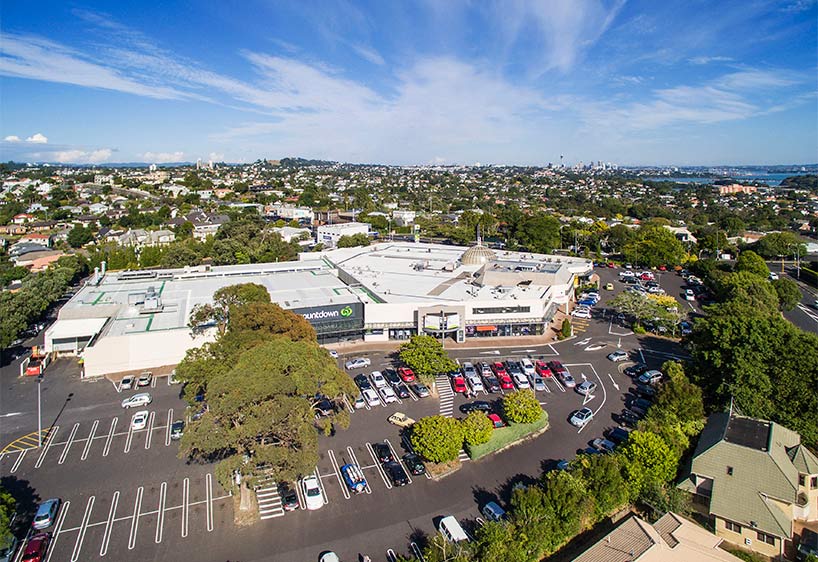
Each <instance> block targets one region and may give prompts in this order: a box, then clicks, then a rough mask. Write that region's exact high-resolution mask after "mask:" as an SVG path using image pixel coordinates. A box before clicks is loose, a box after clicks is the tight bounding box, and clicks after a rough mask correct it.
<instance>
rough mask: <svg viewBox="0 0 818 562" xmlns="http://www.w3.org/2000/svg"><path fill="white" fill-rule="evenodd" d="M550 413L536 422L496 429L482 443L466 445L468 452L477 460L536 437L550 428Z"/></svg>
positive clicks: (544, 414) (543, 414)
mask: <svg viewBox="0 0 818 562" xmlns="http://www.w3.org/2000/svg"><path fill="white" fill-rule="evenodd" d="M548 427H549V426H548V414H547V413H545V412H543V413H542V416H541V417H540V419H539V420H537V421H535V422H534V423H515V424H511V425H509V426H507V427H501V428H499V429H495V430H494V431H493V432H492V434H491V439H489V440H488V442H487V443H483V444H482V445H468V444H467V445H466V453H468V455H469V457H470V458H471V459H472V460H474V461H476V460H477V459H480V458H483V457H485V456H486V455H490V454H492V453H497V452H499V451H502V450H505V449H507V448H509V447H513V446H514V445H517V444H518V443H522V442H523V441H525V440H526V439H530V438H534V437H537V436H538V435H540V434H541V433H543V432H545V431H546V430H547V429H548Z"/></svg>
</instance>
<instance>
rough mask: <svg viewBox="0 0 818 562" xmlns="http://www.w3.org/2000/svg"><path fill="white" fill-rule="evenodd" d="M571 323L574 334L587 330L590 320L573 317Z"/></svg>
mask: <svg viewBox="0 0 818 562" xmlns="http://www.w3.org/2000/svg"><path fill="white" fill-rule="evenodd" d="M572 324H573V328H574V335H575V336H576V335H579V334H581V333H582V332H584V331H585V330H587V329H588V325H589V324H590V322H589V321H588V320H585V319H584V318H574V319H573V320H572Z"/></svg>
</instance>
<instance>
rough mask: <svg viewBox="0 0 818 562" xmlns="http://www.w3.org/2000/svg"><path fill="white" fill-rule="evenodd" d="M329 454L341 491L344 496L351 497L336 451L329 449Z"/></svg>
mask: <svg viewBox="0 0 818 562" xmlns="http://www.w3.org/2000/svg"><path fill="white" fill-rule="evenodd" d="M327 454H328V455H329V462H330V463H332V471H333V473H334V474H335V478H337V479H338V484H339V485H340V486H341V492H343V494H344V498H346V499H349V490H347V487H346V485H344V481H343V480H342V479H341V469H340V467H339V466H338V461H337V460H335V453H333V452H332V449H330V450H329V451H327Z"/></svg>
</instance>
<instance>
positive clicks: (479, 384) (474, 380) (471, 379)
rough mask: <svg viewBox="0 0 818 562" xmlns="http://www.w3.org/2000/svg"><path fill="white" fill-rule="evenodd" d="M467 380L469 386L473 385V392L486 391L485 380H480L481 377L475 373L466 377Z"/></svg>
mask: <svg viewBox="0 0 818 562" xmlns="http://www.w3.org/2000/svg"><path fill="white" fill-rule="evenodd" d="M466 381H467V382H468V383H469V387H471V390H472V392H484V391H485V387H484V386H483V381H481V380H480V377H479V376H478V375H477V374H476V373H475V374H473V375H469V376H468V377H467V378H466Z"/></svg>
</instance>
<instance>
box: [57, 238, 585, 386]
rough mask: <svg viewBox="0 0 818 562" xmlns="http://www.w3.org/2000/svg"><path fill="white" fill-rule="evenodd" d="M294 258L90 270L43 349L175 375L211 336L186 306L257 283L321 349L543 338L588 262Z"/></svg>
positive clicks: (380, 247)
mask: <svg viewBox="0 0 818 562" xmlns="http://www.w3.org/2000/svg"><path fill="white" fill-rule="evenodd" d="M299 257H300V259H299V260H298V261H293V262H281V263H266V264H248V265H236V266H213V267H211V266H198V267H191V268H184V269H170V270H150V271H128V272H105V271H101V272H99V273H98V274H95V275H94V276H93V277H92V278H91V279H90V280H89V282H88V283H86V284H85V286H84V287H83V288H82V289H81V290H80V291H79V292H78V293H77V294H76V295H75V296H74V297H73V298H72V299H71V300H70V301H69V302H68V303H67V304H66V305H65V306H64V307H63V308H62V309H61V311H60V313H59V317H58V320H57V322H55V323H54V324H53V325H52V326H51V327H50V328H49V329H48V330H47V331H46V341H45V350H46V352H49V353H54V354H57V355H61V354H81V355H82V358H83V363H84V375H85V376H99V375H105V374H115V373H122V372H131V371H139V370H144V369H148V370H157V369H159V370H161V369H170V368H171V367H172V366H173V365H175V364H177V363H178V362H179V361H180V360H181V359H182V358H183V357H184V355H185V352H186V351H187V350H188V349H190V348H192V347H197V346H200V345H202V344H203V343H205V342H206V341H209V340H211V339H212V338H213V337H214V334H213V333H212V332H211V333H204V334H200V335H196V336H194V335H193V334H192V333H191V330H190V329H189V328H188V318H189V316H190V312H191V310H192V309H193V308H194V307H195V306H196V305H197V304H204V303H209V302H211V301H212V298H213V294H214V293H215V292H216V290H218V289H219V288H221V287H225V286H227V285H234V284H238V283H258V284H261V285H264V286H265V287H266V288H267V290H268V291H269V292H270V296H271V299H272V301H273V302H275V303H278V304H279V305H281V306H282V307H283V308H285V309H288V310H292V311H293V312H295V313H297V314H301V315H302V316H304V317H305V318H306V319H307V320H308V321H309V322H310V323H311V324H312V325H313V326H314V327H315V330H316V332H317V334H318V338H319V341H320V342H321V343H331V342H338V341H347V340H366V341H387V340H401V339H408V338H409V337H411V336H412V335H414V334H418V333H426V334H430V335H434V336H436V337H450V338H452V339H454V340H457V341H461V342H462V341H464V340H466V339H467V338H474V337H503V336H519V335H537V334H543V333H545V331H546V329H547V328H548V325H549V323H550V322H551V320H552V319H553V317H554V315H555V314H556V312H557V310H558V309H559V308H560V307H563V308H564V307H566V306H567V304H568V303H569V301H570V300H571V299H572V298H573V288H574V287H575V285H576V284H577V283H579V282H580V281H581V279H583V278H587V277H588V276H590V275H591V274H592V264H591V262H590V261H589V260H585V259H580V258H569V257H563V256H550V255H542V254H530V253H525V254H523V253H518V252H506V251H493V250H491V249H489V248H487V247H485V246H482V245H480V244H478V245H476V246H473V247H471V248H465V247H457V246H447V245H439V244H420V243H411V242H381V243H378V244H373V245H371V246H366V247H358V248H343V249H333V250H327V251H323V252H310V253H304V254H301V255H300V256H299Z"/></svg>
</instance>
